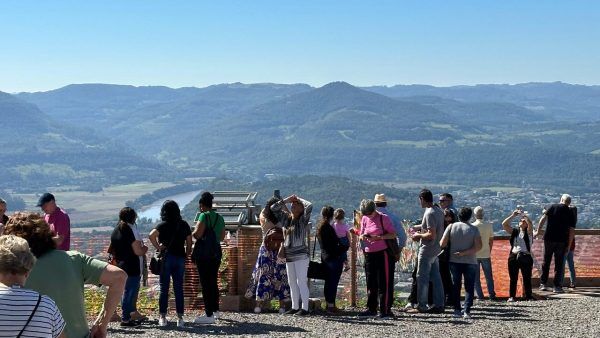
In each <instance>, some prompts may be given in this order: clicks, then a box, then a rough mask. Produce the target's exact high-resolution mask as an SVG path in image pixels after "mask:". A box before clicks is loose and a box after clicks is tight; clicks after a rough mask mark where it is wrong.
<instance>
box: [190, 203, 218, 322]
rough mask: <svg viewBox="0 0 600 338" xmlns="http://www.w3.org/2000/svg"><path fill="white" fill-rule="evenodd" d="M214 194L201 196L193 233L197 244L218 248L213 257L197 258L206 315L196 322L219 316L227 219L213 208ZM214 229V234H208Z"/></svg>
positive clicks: (208, 320)
mask: <svg viewBox="0 0 600 338" xmlns="http://www.w3.org/2000/svg"><path fill="white" fill-rule="evenodd" d="M213 199H214V197H213V195H212V194H211V193H209V192H204V193H202V195H201V196H200V201H199V208H200V211H201V214H200V218H199V219H198V221H197V222H196V227H195V228H194V232H193V233H192V235H193V236H194V238H195V239H196V244H195V245H213V247H215V248H216V249H217V252H215V253H214V255H213V256H212V257H204V258H202V259H201V260H198V259H196V267H197V268H198V276H199V277H200V284H201V285H202V299H203V300H204V311H205V314H204V316H197V317H196V319H194V323H196V324H213V323H214V322H215V319H218V318H219V285H218V280H217V279H218V277H219V266H221V256H222V255H221V244H220V243H221V241H223V239H224V238H225V221H224V220H223V217H221V215H219V214H217V213H216V212H215V211H214V210H213ZM208 231H212V232H213V233H214V236H213V237H211V236H205V235H208V233H207V232H208ZM202 241H216V243H202Z"/></svg>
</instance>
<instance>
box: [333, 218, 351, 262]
mask: <svg viewBox="0 0 600 338" xmlns="http://www.w3.org/2000/svg"><path fill="white" fill-rule="evenodd" d="M345 216H346V213H345V212H344V209H341V208H340V209H336V210H335V211H334V213H333V228H334V229H335V233H336V234H337V236H338V238H339V239H340V243H342V245H344V246H346V247H348V248H349V247H350V238H349V237H348V231H349V230H350V228H351V226H350V225H348V224H347V223H346V222H344V218H345ZM348 270H350V266H349V265H348V253H347V252H344V271H348Z"/></svg>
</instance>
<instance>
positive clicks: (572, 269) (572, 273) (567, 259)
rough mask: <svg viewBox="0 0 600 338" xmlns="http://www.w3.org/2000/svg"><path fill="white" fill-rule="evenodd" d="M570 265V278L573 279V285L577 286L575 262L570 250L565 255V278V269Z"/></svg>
mask: <svg viewBox="0 0 600 338" xmlns="http://www.w3.org/2000/svg"><path fill="white" fill-rule="evenodd" d="M567 264H569V277H570V278H571V285H575V278H576V275H575V261H573V251H571V250H569V252H567V254H566V255H565V262H564V263H563V265H564V267H563V276H564V275H565V272H564V269H566V266H567Z"/></svg>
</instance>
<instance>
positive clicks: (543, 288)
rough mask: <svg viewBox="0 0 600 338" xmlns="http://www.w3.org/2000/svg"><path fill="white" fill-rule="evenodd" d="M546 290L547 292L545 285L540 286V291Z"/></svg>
mask: <svg viewBox="0 0 600 338" xmlns="http://www.w3.org/2000/svg"><path fill="white" fill-rule="evenodd" d="M546 290H548V289H547V288H546V285H544V284H540V291H546Z"/></svg>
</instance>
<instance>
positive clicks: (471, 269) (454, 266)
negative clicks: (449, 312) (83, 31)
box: [450, 262, 479, 313]
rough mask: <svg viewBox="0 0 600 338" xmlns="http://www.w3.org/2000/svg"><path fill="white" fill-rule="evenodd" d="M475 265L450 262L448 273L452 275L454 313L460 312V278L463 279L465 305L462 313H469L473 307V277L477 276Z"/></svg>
mask: <svg viewBox="0 0 600 338" xmlns="http://www.w3.org/2000/svg"><path fill="white" fill-rule="evenodd" d="M477 269H479V265H477V264H464V263H452V262H450V273H451V274H452V291H453V292H452V300H453V301H454V311H460V310H461V308H460V289H461V287H462V285H461V284H462V278H463V277H464V279H465V304H464V309H463V311H464V312H465V313H469V312H470V311H471V306H473V289H474V288H475V276H476V275H477Z"/></svg>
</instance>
